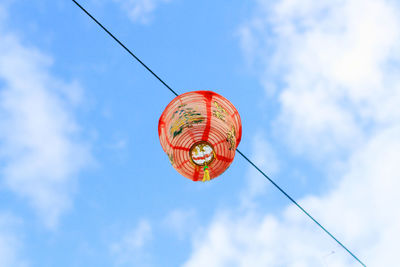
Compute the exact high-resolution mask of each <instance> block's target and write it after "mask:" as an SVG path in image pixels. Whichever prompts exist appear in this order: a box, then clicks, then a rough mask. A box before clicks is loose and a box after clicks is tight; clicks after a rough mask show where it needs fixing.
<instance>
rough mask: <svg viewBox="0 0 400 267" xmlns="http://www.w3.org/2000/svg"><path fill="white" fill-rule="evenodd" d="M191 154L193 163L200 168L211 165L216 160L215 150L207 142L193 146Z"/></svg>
mask: <svg viewBox="0 0 400 267" xmlns="http://www.w3.org/2000/svg"><path fill="white" fill-rule="evenodd" d="M189 153H190V158H191V160H192V162H193V163H194V164H196V165H199V166H205V165H209V164H210V163H211V161H213V160H214V149H213V148H212V146H211V144H209V143H208V142H206V141H200V142H197V143H195V144H193V145H192V147H191V148H190V151H189Z"/></svg>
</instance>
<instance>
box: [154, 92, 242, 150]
mask: <svg viewBox="0 0 400 267" xmlns="http://www.w3.org/2000/svg"><path fill="white" fill-rule="evenodd" d="M188 95H189V96H190V95H203V96H205V97H206V96H207V95H208V96H211V97H212V96H217V97H218V98H219V99H222V100H224V103H225V104H226V105H228V106H229V107H230V108H231V109H232V110H233V111H234V113H233V116H234V117H235V119H236V121H237V123H238V124H237V126H238V127H239V128H238V129H237V130H238V136H237V139H236V144H237V145H236V146H238V145H239V143H240V141H241V139H242V122H241V118H240V115H239V112H238V111H237V109H236V107H235V106H234V105H233V104H232V103H231V102H230V101H229V100H228V99H226V98H225V97H224V96H222V95H220V94H218V93H216V92H214V91H210V90H198V91H189V92H186V93H183V94H180V95H178V96H176V97H175V98H174V99H172V100H171V102H169V103H168V105H167V106H166V107H165V108H164V111H163V112H162V114H161V116H160V119H159V121H158V134H159V135H160V134H161V127H162V126H163V124H164V118H165V116H166V114H167V113H168V111H169V110H170V107H171V106H172V105H174V104H175V103H176V102H177V101H180V99H181V98H184V97H186V96H188Z"/></svg>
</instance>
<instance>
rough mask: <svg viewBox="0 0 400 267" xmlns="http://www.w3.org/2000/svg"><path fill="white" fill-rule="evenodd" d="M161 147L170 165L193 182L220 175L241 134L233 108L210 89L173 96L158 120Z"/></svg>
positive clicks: (232, 154)
mask: <svg viewBox="0 0 400 267" xmlns="http://www.w3.org/2000/svg"><path fill="white" fill-rule="evenodd" d="M158 135H159V137H160V142H161V146H162V148H163V149H164V151H165V153H167V155H168V157H169V159H170V162H171V164H172V166H173V167H174V168H175V169H176V170H177V171H178V172H179V173H180V174H182V175H183V176H185V177H187V178H189V179H191V180H193V181H203V182H204V181H206V180H210V179H213V178H215V177H217V176H219V175H221V174H222V173H223V172H224V171H225V170H226V169H227V168H228V167H229V165H230V164H231V163H232V161H233V158H234V157H235V151H236V148H237V146H238V145H239V142H240V139H241V137H242V124H241V122H240V116H239V113H238V111H237V110H236V108H235V107H234V106H233V105H232V104H231V102H229V101H228V100H227V99H226V98H224V97H222V96H220V95H219V94H216V93H214V92H211V91H194V92H188V93H185V94H182V95H179V96H177V97H176V98H175V99H173V100H172V101H171V103H169V104H168V106H167V107H166V108H165V110H164V112H163V113H162V114H161V117H160V121H159V123H158Z"/></svg>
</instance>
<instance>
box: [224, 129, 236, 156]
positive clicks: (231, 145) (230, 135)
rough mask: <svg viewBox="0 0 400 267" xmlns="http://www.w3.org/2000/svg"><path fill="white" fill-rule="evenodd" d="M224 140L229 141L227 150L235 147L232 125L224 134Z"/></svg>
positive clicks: (234, 132) (234, 134)
mask: <svg viewBox="0 0 400 267" xmlns="http://www.w3.org/2000/svg"><path fill="white" fill-rule="evenodd" d="M226 141H227V142H228V143H229V150H232V149H235V147H236V131H235V127H233V126H232V128H231V130H230V131H229V132H228V133H227V134H226Z"/></svg>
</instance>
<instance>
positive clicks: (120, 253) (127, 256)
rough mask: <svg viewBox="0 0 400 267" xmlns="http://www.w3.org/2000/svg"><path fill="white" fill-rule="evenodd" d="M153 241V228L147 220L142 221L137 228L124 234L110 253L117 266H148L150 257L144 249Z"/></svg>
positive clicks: (111, 246)
mask: <svg viewBox="0 0 400 267" xmlns="http://www.w3.org/2000/svg"><path fill="white" fill-rule="evenodd" d="M151 239H152V227H151V225H150V223H149V222H148V221H147V220H141V221H140V222H139V223H138V225H137V226H136V227H134V228H133V229H130V230H128V231H127V232H126V233H123V235H122V237H121V238H120V240H118V241H115V242H114V243H112V244H111V245H110V252H111V253H112V255H113V256H114V258H115V263H116V264H117V265H128V266H136V265H138V266H147V264H148V259H149V257H148V255H147V254H146V252H145V250H144V248H145V246H146V245H147V243H148V242H149V241H150V240H151Z"/></svg>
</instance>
